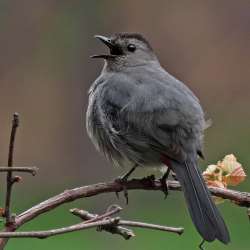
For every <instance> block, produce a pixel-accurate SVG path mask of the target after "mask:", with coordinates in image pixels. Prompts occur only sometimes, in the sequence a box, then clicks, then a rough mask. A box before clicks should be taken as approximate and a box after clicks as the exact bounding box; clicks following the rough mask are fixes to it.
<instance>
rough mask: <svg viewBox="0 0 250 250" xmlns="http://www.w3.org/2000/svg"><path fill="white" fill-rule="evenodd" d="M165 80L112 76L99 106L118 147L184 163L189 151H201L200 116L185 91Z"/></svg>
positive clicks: (152, 77) (201, 125)
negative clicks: (101, 107)
mask: <svg viewBox="0 0 250 250" xmlns="http://www.w3.org/2000/svg"><path fill="white" fill-rule="evenodd" d="M135 79H136V80H135ZM167 80H168V81H172V80H171V78H170V79H164V80H162V79H158V78H156V77H154V74H150V75H147V77H144V76H143V74H140V77H138V76H137V77H129V76H128V74H119V76H118V75H117V74H115V75H114V76H113V77H111V79H109V84H108V85H107V86H106V88H104V91H103V93H102V95H103V104H102V105H103V106H105V109H104V110H105V111H106V112H107V117H108V119H109V124H110V125H111V126H112V129H113V131H116V139H117V141H119V143H125V142H126V144H127V145H129V146H131V147H133V148H134V149H135V150H136V151H137V152H142V153H143V151H144V152H146V151H147V149H150V150H152V149H153V150H155V151H158V152H160V153H161V154H165V155H167V156H168V157H170V158H172V159H175V160H178V161H184V160H185V159H186V154H187V153H188V151H189V150H190V151H192V152H193V150H196V151H197V152H198V151H201V137H202V131H203V123H204V118H203V112H202V109H201V107H200V104H199V101H198V99H197V98H196V97H195V96H194V95H193V94H190V93H192V92H191V91H190V90H189V89H187V87H184V89H181V88H180V85H178V84H177V85H176V84H175V83H173V82H171V83H170V84H169V82H166V81H167ZM183 86H184V85H183ZM150 150H148V151H150Z"/></svg>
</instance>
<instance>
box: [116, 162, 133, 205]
mask: <svg viewBox="0 0 250 250" xmlns="http://www.w3.org/2000/svg"><path fill="white" fill-rule="evenodd" d="M136 167H137V164H136V165H134V166H133V167H132V168H131V169H130V170H129V171H128V172H127V173H125V174H124V175H122V176H118V177H117V178H116V179H115V181H116V182H119V183H120V184H121V185H122V187H123V194H124V197H125V199H126V204H128V190H127V187H126V185H124V183H125V182H127V181H128V177H129V176H130V175H131V174H132V173H133V172H134V171H135V169H136ZM116 197H117V198H118V199H119V194H118V192H116Z"/></svg>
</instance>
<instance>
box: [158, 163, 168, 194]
mask: <svg viewBox="0 0 250 250" xmlns="http://www.w3.org/2000/svg"><path fill="white" fill-rule="evenodd" d="M169 173H170V168H169V167H168V169H167V171H166V173H165V174H164V175H163V176H162V177H161V178H160V182H161V186H162V192H163V193H164V195H165V199H166V198H167V197H168V183H167V180H168V176H169Z"/></svg>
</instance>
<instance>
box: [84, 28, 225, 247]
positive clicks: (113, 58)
mask: <svg viewBox="0 0 250 250" xmlns="http://www.w3.org/2000/svg"><path fill="white" fill-rule="evenodd" d="M95 38H97V39H98V40H100V41H101V42H102V43H104V44H105V45H106V46H107V47H108V49H109V51H108V52H107V53H105V54H99V55H93V56H92V57H93V58H101V59H104V66H103V69H102V71H101V74H100V75H99V77H98V78H97V79H96V80H95V81H94V82H93V84H92V85H91V87H90V89H89V100H88V108H87V112H86V128H87V133H88V135H89V137H90V139H91V141H92V142H93V144H94V145H95V147H96V148H97V150H98V151H100V152H102V153H103V154H104V155H105V157H106V158H107V159H108V160H110V161H111V162H112V163H113V164H114V165H118V166H126V167H127V166H129V167H130V168H131V170H130V171H129V172H128V173H127V174H125V175H124V179H125V178H127V177H128V176H129V175H130V174H131V173H132V172H133V171H134V170H135V169H136V168H147V167H159V168H161V167H162V166H166V167H167V171H166V173H165V174H164V175H163V177H162V179H161V180H162V182H164V183H166V179H167V177H168V174H169V172H170V170H171V171H173V172H174V173H175V174H176V177H177V179H178V181H179V182H180V184H181V187H182V190H183V193H184V197H185V200H186V203H187V207H188V211H189V214H190V216H191V219H192V221H193V223H194V225H195V227H196V229H197V231H198V232H199V234H200V235H201V237H202V238H203V241H208V242H211V241H214V240H216V239H217V240H219V241H221V242H222V243H224V244H227V243H229V242H230V236H229V232H228V229H227V226H226V224H225V222H224V220H223V218H222V216H221V214H220V212H219V210H218V208H217V207H216V205H215V204H214V202H213V200H212V198H211V194H210V192H209V190H208V188H207V186H206V184H205V182H204V179H203V177H202V174H201V170H200V169H199V167H198V157H199V156H200V157H202V156H203V154H202V145H203V137H204V130H205V127H206V121H205V118H204V111H203V109H202V107H201V104H200V101H199V99H198V98H197V97H196V96H195V94H194V93H193V92H192V91H191V90H190V89H189V88H188V87H187V85H185V84H184V83H183V82H181V81H180V80H178V79H177V78H175V77H174V76H172V75H171V74H169V73H168V72H167V71H166V70H165V69H164V68H163V67H162V66H161V64H160V62H159V60H158V58H157V56H156V54H155V52H154V50H153V48H152V47H151V45H150V43H149V42H148V41H147V40H146V39H145V38H144V36H142V35H141V34H139V33H115V34H113V35H111V36H109V37H106V36H101V35H96V36H95ZM166 191H167V190H166Z"/></svg>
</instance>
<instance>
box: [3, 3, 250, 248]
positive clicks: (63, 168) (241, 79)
mask: <svg viewBox="0 0 250 250" xmlns="http://www.w3.org/2000/svg"><path fill="white" fill-rule="evenodd" d="M249 23H250V1H248V0H240V1H234V0H220V1H216V0H209V1H208V0H207V1H199V0H189V1H181V0H164V1H163V0H162V1H159V0H155V1H132V0H129V1H121V0H117V1H115V0H113V1H97V0H92V1H84V0H82V1H80V0H72V1H66V0H60V1H56V0H23V1H19V0H11V1H9V0H0V124H1V130H0V148H1V151H0V165H6V161H7V151H8V140H9V132H10V123H11V116H12V113H13V112H15V111H16V112H19V113H20V115H21V127H20V129H19V130H18V136H17V142H16V153H15V164H16V165H36V166H38V167H39V168H40V170H39V174H38V175H37V176H36V177H30V176H28V175H25V176H24V181H23V182H21V183H20V184H17V185H16V186H15V187H14V195H13V211H14V212H16V213H18V212H21V211H23V210H25V209H27V208H29V207H30V206H32V205H34V204H36V203H38V202H40V201H42V200H44V199H46V198H48V197H50V196H52V195H54V194H57V193H58V192H61V191H62V190H64V189H67V188H72V187H76V186H81V185H86V184H90V183H96V182H100V181H106V180H110V179H112V178H114V177H116V176H117V175H119V174H120V173H122V172H124V170H122V169H116V168H113V167H112V166H111V165H110V164H109V163H108V162H107V161H106V160H104V158H103V157H102V156H101V155H99V154H98V153H96V151H95V149H94V147H93V145H92V144H91V142H90V140H89V139H88V137H87V134H86V131H85V112H86V107H87V90H88V88H89V86H90V84H91V83H92V82H93V80H94V79H95V78H96V77H97V76H98V74H99V73H100V70H101V68H102V65H103V62H102V61H93V60H91V59H89V56H90V55H91V54H95V53H98V52H103V50H104V47H103V46H102V45H100V43H98V42H97V41H95V39H93V35H95V34H102V35H109V34H111V33H113V32H119V31H130V32H140V33H142V34H144V35H145V36H146V37H147V38H148V40H149V41H150V42H151V44H152V46H153V47H154V49H155V52H156V53H157V55H158V57H159V59H160V61H161V63H162V65H163V66H164V67H165V68H166V69H167V70H168V71H169V72H170V73H172V74H173V75H175V76H176V77H177V78H179V79H181V80H182V81H184V82H185V83H186V84H187V85H188V86H189V87H190V88H191V89H192V90H193V91H194V92H195V93H196V95H197V96H198V97H199V98H200V100H201V103H202V105H203V107H204V109H205V111H206V113H207V116H208V117H210V118H211V119H212V120H213V126H212V127H211V128H209V129H208V130H207V132H206V137H205V155H206V161H203V162H201V167H202V168H203V169H204V167H205V166H206V165H207V164H209V163H215V162H217V161H218V160H220V159H222V158H223V157H224V155H225V154H228V153H234V154H235V155H236V156H237V158H238V160H239V161H240V162H241V163H242V164H243V166H244V168H245V170H246V173H248V172H249V169H250V153H249V148H250V147H249V146H250V143H249V137H250V107H249V104H250V101H249V100H250V74H249V72H250V71H249V70H250V42H249V41H250V32H249ZM150 173H151V172H150V171H149V170H148V171H147V172H146V173H145V172H140V171H137V172H136V174H135V175H137V176H141V175H147V174H150ZM0 180H1V191H0V195H1V200H0V201H1V205H2V206H3V201H4V192H5V189H4V186H5V179H4V178H3V175H2V176H1V177H0ZM249 184H250V181H249V179H247V180H246V181H245V182H244V183H243V184H241V185H240V186H238V187H237V189H239V190H244V191H250V190H249V187H250V185H249ZM129 198H130V201H129V205H128V206H126V205H125V204H124V200H123V199H121V200H119V201H118V200H116V198H115V195H114V194H109V195H102V196H98V197H94V198H89V199H82V200H79V201H77V202H74V203H72V204H67V205H65V206H62V207H60V208H59V209H56V210H54V211H52V212H50V213H48V214H47V215H43V216H41V217H39V218H38V219H36V220H34V221H32V222H30V223H28V224H27V225H26V226H24V227H22V228H21V230H35V229H36V230H37V229H40V230H41V229H49V228H55V227H60V226H63V225H70V224H73V223H75V222H77V221H78V220H77V219H76V218H74V216H72V215H70V214H69V212H68V209H69V208H72V207H79V208H83V209H88V210H89V211H91V212H93V213H95V212H96V213H98V212H102V211H104V209H105V208H106V207H107V206H108V205H110V204H112V203H118V204H120V205H121V206H122V207H124V211H123V213H122V216H123V218H126V219H133V220H142V221H145V222H151V223H160V224H166V225H169V226H183V227H185V233H184V234H183V236H176V235H172V234H168V233H163V232H156V231H149V230H140V229H138V230H137V229H135V232H136V235H137V237H136V238H133V239H131V240H129V241H124V240H123V239H121V238H120V237H119V236H113V235H110V234H107V233H105V232H103V233H97V232H95V230H89V231H82V232H77V233H71V234H67V235H61V236H58V237H54V238H50V239H46V240H38V239H12V240H11V241H10V242H9V244H8V247H7V248H6V249H7V250H16V249H19V250H33V249H36V250H41V249H60V250H69V249H74V250H80V249H95V250H98V249H102V250H105V249H111V248H112V249H117V248H119V249H124V250H126V249H143V250H150V249H154V250H158V249H169V250H177V249H197V245H198V244H199V242H200V240H201V239H200V237H199V235H198V233H197V232H196V231H195V229H194V227H193V225H192V223H191V220H190V218H189V216H188V214H187V211H186V206H185V204H184V200H183V196H182V194H181V193H174V192H171V194H170V195H169V197H168V198H167V200H164V199H163V194H162V193H160V192H145V191H144V192H143V191H136V192H130V193H129ZM219 208H220V210H221V211H222V213H223V216H224V218H225V220H226V223H227V225H228V227H229V229H230V232H231V238H232V243H231V244H230V245H228V246H224V245H222V244H220V243H219V242H214V243H210V244H207V247H206V249H211V250H212V249H217V250H218V249H219V250H220V249H228V250H231V249H237V250H246V249H249V245H250V238H249V221H248V219H247V216H246V209H244V208H239V207H236V206H234V205H232V204H231V203H230V202H225V203H224V204H222V205H220V206H219Z"/></svg>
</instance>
